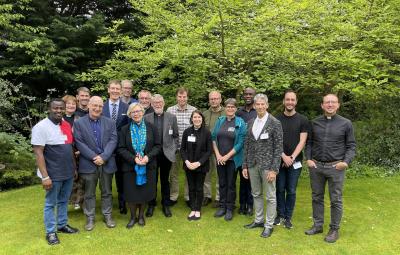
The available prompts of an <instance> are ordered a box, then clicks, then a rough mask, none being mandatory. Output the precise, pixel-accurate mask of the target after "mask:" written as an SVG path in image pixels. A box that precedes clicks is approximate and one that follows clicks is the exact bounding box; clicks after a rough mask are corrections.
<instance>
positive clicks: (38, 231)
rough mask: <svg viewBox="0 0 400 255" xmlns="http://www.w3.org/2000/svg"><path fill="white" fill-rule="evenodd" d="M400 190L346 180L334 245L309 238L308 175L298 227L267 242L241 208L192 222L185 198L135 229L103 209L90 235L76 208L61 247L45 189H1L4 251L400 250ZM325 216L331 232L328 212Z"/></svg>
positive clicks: (208, 212) (397, 182)
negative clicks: (48, 216) (108, 219)
mask: <svg viewBox="0 0 400 255" xmlns="http://www.w3.org/2000/svg"><path fill="white" fill-rule="evenodd" d="M114 192H115V191H114ZM399 194H400V176H396V177H392V178H377V179H365V178H363V179H352V180H346V182H345V192H344V208H345V209H344V216H343V220H342V229H341V231H340V239H339V240H338V241H337V242H336V243H335V244H328V243H325V242H324V241H323V237H324V235H316V236H306V235H304V230H305V229H307V228H309V227H310V226H311V224H312V220H311V217H310V216H311V195H310V188H309V180H308V179H305V178H302V179H300V182H299V187H298V198H297V204H296V209H295V213H294V218H293V224H294V229H292V230H286V229H284V228H283V227H282V226H278V227H276V228H275V230H274V233H273V235H272V237H271V238H268V239H264V238H261V237H259V234H260V231H261V229H256V230H246V229H244V228H243V225H244V224H247V223H250V222H251V221H252V218H250V217H247V216H241V215H238V214H236V213H235V215H234V219H233V220H232V221H231V222H226V221H224V220H223V219H216V218H214V217H213V214H214V212H215V209H214V208H212V207H211V205H209V206H208V207H206V208H205V209H203V214H202V219H201V220H200V221H198V222H189V221H187V220H186V216H187V214H188V212H189V210H188V209H187V208H186V206H185V204H184V202H183V200H180V201H179V203H178V204H177V205H175V206H174V207H172V212H173V216H172V218H165V217H164V216H163V215H162V212H161V209H160V206H158V207H157V208H156V211H155V214H154V216H153V217H152V218H149V219H147V221H146V226H145V227H144V228H140V227H138V226H137V225H136V226H135V227H134V228H133V229H131V230H127V229H126V228H125V225H126V223H127V222H128V216H126V215H120V214H119V213H117V212H116V210H115V213H114V218H115V220H116V222H117V227H116V228H115V229H107V228H106V227H105V225H104V223H102V222H101V219H102V218H101V215H100V214H99V211H100V210H99V208H97V209H96V210H97V212H96V213H97V215H96V217H97V222H96V227H95V229H94V230H93V231H92V232H86V231H84V229H83V226H84V224H85V217H84V215H83V214H82V212H81V211H74V210H73V209H72V208H70V211H69V218H70V224H71V225H72V226H75V227H78V228H80V230H81V232H80V233H79V234H76V235H65V234H60V235H59V237H60V240H61V244H60V245H57V246H49V245H47V243H46V241H45V239H44V234H45V233H44V226H43V219H42V215H43V213H42V206H43V202H44V199H43V197H44V192H43V190H42V188H41V186H32V187H27V188H23V189H19V190H13V191H7V192H2V193H0V207H1V208H2V209H1V211H0V219H1V220H0V231H1V232H0V244H1V246H0V254H91V255H92V254H125V255H127V254H352V255H356V254H385V255H386V254H400V235H399V233H400V213H399V209H400V206H399V205H400V196H399ZM114 197H116V196H115V194H114ZM180 199H182V197H180ZM326 201H328V200H326ZM114 202H115V201H114ZM326 205H328V203H327V202H326ZM115 208H116V206H115ZM328 210H329V208H328ZM328 210H326V211H328ZM325 216H326V219H325V222H326V224H325V232H324V234H325V233H326V232H327V230H328V224H329V218H328V217H329V214H328V213H325Z"/></svg>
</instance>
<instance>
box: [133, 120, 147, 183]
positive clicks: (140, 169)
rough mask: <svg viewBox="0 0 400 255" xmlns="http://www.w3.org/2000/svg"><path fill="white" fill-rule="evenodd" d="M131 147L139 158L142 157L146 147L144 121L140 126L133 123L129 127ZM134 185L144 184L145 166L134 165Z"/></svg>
mask: <svg viewBox="0 0 400 255" xmlns="http://www.w3.org/2000/svg"><path fill="white" fill-rule="evenodd" d="M130 131H131V139H132V147H133V149H134V150H135V151H136V153H137V154H139V155H140V156H141V157H143V156H144V148H145V147H146V124H145V123H144V120H143V119H142V121H141V122H140V124H139V125H138V124H135V123H134V122H133V121H132V122H131V126H130ZM135 172H136V185H143V184H146V182H147V179H146V166H145V165H144V166H141V165H137V164H135Z"/></svg>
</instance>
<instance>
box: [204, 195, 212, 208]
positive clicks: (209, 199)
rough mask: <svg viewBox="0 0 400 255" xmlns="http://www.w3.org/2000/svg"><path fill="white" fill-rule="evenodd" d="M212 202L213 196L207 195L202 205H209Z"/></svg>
mask: <svg viewBox="0 0 400 255" xmlns="http://www.w3.org/2000/svg"><path fill="white" fill-rule="evenodd" d="M211 202H212V200H211V198H209V197H205V198H204V199H203V203H202V205H203V206H207V205H209V204H210V203H211Z"/></svg>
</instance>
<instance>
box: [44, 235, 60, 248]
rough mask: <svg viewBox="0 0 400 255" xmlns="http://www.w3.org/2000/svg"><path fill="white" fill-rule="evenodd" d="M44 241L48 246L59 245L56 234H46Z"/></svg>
mask: <svg viewBox="0 0 400 255" xmlns="http://www.w3.org/2000/svg"><path fill="white" fill-rule="evenodd" d="M46 240H47V243H48V244H49V245H55V244H59V243H60V240H59V239H58V236H57V234H56V233H48V234H47V235H46Z"/></svg>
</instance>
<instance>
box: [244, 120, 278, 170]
mask: <svg viewBox="0 0 400 255" xmlns="http://www.w3.org/2000/svg"><path fill="white" fill-rule="evenodd" d="M254 121H255V120H254V119H253V120H251V121H250V122H249V124H248V127H247V135H246V139H245V140H244V148H243V168H249V167H254V166H255V165H257V166H259V167H261V168H262V169H264V170H273V171H275V172H277V173H278V172H279V166H280V164H281V155H282V152H283V131H282V125H281V123H280V121H279V120H277V119H276V118H275V117H274V116H272V115H271V114H269V116H268V119H267V122H266V123H265V125H264V127H263V129H262V131H261V135H260V138H259V139H258V140H256V139H255V137H254V135H253V131H252V129H253V124H254ZM262 134H264V136H263V138H264V139H261V138H262V137H261V136H262ZM266 137H267V138H266Z"/></svg>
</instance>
